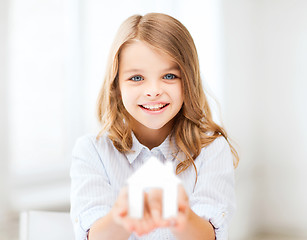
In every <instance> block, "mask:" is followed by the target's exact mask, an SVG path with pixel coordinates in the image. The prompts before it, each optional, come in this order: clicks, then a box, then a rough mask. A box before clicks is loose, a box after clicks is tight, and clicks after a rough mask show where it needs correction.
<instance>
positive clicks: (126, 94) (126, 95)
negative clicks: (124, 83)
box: [120, 88, 135, 108]
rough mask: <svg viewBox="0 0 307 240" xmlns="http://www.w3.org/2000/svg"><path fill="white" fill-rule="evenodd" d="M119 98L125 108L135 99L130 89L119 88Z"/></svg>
mask: <svg viewBox="0 0 307 240" xmlns="http://www.w3.org/2000/svg"><path fill="white" fill-rule="evenodd" d="M120 92H121V98H122V102H123V104H124V106H125V108H127V107H129V105H132V104H133V102H134V99H135V94H134V91H133V90H132V89H126V88H121V91H120Z"/></svg>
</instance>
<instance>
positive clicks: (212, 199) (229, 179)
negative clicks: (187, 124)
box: [190, 137, 236, 240]
mask: <svg viewBox="0 0 307 240" xmlns="http://www.w3.org/2000/svg"><path fill="white" fill-rule="evenodd" d="M199 158H200V165H199V166H200V167H199V169H198V177H197V183H196V185H195V188H194V191H193V194H192V195H191V196H190V204H191V208H192V210H193V211H194V212H195V213H196V214H197V215H199V216H200V217H203V218H204V219H207V220H208V221H209V222H210V223H211V224H212V225H213V227H214V229H215V236H216V239H217V240H227V239H228V225H229V222H230V219H231V217H232V216H233V214H234V211H235V208H236V206H235V189H234V166H233V158H232V153H231V150H230V147H229V144H228V142H227V141H226V139H225V138H224V137H219V138H217V139H216V140H215V141H214V142H213V143H211V144H210V145H209V146H208V147H206V148H204V149H202V152H201V154H200V155H199Z"/></svg>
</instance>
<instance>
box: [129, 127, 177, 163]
mask: <svg viewBox="0 0 307 240" xmlns="http://www.w3.org/2000/svg"><path fill="white" fill-rule="evenodd" d="M157 150H158V151H160V152H161V153H162V154H163V156H164V158H165V159H166V160H167V161H172V160H173V159H174V158H175V157H176V155H177V153H178V147H177V145H176V143H175V138H174V137H172V138H171V137H170V135H169V136H167V138H166V139H165V140H164V141H163V142H162V143H161V144H160V145H159V146H158V147H154V148H153V149H151V151H157ZM142 151H150V150H149V149H148V148H147V147H146V146H144V145H143V144H141V143H140V142H139V140H138V139H137V138H136V137H135V135H134V133H133V132H132V148H131V151H130V152H127V153H126V154H125V155H126V157H127V159H128V161H129V163H130V164H132V163H133V162H134V160H136V159H137V157H138V156H139V155H140V153H141V152H142Z"/></svg>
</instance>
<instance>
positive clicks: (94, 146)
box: [72, 134, 113, 156]
mask: <svg viewBox="0 0 307 240" xmlns="http://www.w3.org/2000/svg"><path fill="white" fill-rule="evenodd" d="M112 146H113V143H112V141H111V140H110V139H109V138H108V136H107V134H103V135H102V136H100V137H98V138H97V135H94V134H87V135H84V136H82V137H79V138H78V139H77V140H76V143H75V146H74V148H73V152H72V153H73V155H75V156H76V155H80V154H81V155H82V154H84V153H86V154H89V153H91V154H93V153H94V152H96V153H98V152H101V151H104V149H109V148H112Z"/></svg>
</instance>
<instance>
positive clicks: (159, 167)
mask: <svg viewBox="0 0 307 240" xmlns="http://www.w3.org/2000/svg"><path fill="white" fill-rule="evenodd" d="M127 182H128V184H133V185H135V184H137V185H138V186H140V187H141V186H144V187H163V186H164V185H168V184H178V183H179V182H180V179H179V178H178V177H177V176H176V175H175V173H174V171H173V167H172V163H171V162H168V163H166V164H163V163H162V162H161V161H159V160H158V159H157V158H156V157H153V156H152V157H150V158H149V159H148V160H147V161H146V162H145V163H144V164H143V165H142V166H141V167H140V168H139V169H137V171H136V172H135V173H134V174H133V175H132V176H131V177H129V178H128V180H127Z"/></svg>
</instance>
